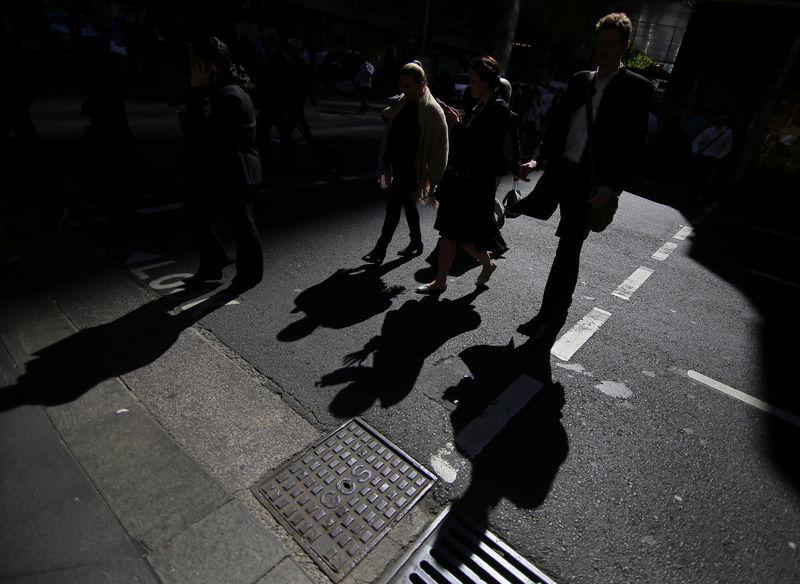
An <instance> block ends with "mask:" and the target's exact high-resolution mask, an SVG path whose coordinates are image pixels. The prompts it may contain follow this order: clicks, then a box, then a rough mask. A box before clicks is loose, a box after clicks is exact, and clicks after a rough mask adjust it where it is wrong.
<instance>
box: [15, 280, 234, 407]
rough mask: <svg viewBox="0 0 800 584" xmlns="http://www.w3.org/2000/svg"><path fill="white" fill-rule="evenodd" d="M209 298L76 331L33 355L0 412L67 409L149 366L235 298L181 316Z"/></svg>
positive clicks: (219, 298)
mask: <svg viewBox="0 0 800 584" xmlns="http://www.w3.org/2000/svg"><path fill="white" fill-rule="evenodd" d="M208 292H209V289H208V288H205V289H203V288H199V289H195V290H192V291H186V292H184V293H175V294H169V295H166V296H161V297H159V298H157V299H156V300H153V301H152V302H148V303H147V304H144V305H143V306H140V307H139V308H137V309H135V310H133V311H131V312H129V313H128V314H125V315H123V316H121V317H120V318H118V319H116V320H114V321H112V322H109V323H106V324H101V325H98V326H94V327H90V328H87V329H83V330H80V331H78V332H76V333H74V334H72V335H70V336H68V337H67V338H65V339H62V340H60V341H58V342H56V343H54V344H52V345H50V346H48V347H45V348H44V349H42V350H40V351H37V352H36V353H35V355H34V358H33V359H31V360H30V361H28V362H27V363H26V364H25V371H24V373H22V374H21V375H20V376H18V377H17V380H16V383H15V384H14V385H11V386H9V387H5V388H3V389H2V390H0V411H6V410H10V409H12V408H15V407H18V406H21V405H25V404H38V405H45V406H55V405H60V404H65V403H68V402H71V401H74V400H76V399H78V398H79V397H80V396H82V395H83V394H84V393H86V392H87V391H89V390H90V389H92V388H93V387H95V386H96V385H97V384H99V383H101V382H102V381H105V380H107V379H110V378H113V377H117V376H120V375H124V374H125V373H129V372H130V371H134V370H136V369H139V368H140V367H144V366H146V365H149V364H150V363H153V362H154V361H155V360H156V359H158V358H159V357H160V356H161V355H163V354H164V353H165V352H166V351H167V350H169V348H170V347H171V346H172V345H173V344H174V343H175V341H176V340H177V338H178V336H179V335H180V333H181V331H183V330H185V329H187V328H188V327H190V326H191V325H192V324H194V323H195V322H197V321H198V320H199V319H200V318H202V317H203V316H205V315H207V314H209V313H210V312H212V311H214V310H216V309H217V308H219V307H221V306H224V305H225V304H226V303H227V302H229V301H230V300H232V299H233V298H234V296H233V295H232V294H230V293H229V292H227V291H226V290H222V291H220V292H218V293H216V294H214V295H213V296H211V297H209V298H207V299H205V300H203V301H202V302H200V303H199V304H197V305H195V306H192V307H191V308H187V309H186V310H180V307H181V306H182V305H184V306H185V305H187V304H190V303H191V301H192V300H193V299H196V298H198V297H200V296H201V295H202V294H203V293H208Z"/></svg>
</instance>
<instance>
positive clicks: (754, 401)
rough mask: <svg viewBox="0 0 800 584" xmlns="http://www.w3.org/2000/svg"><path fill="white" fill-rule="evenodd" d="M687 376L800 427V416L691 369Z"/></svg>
mask: <svg viewBox="0 0 800 584" xmlns="http://www.w3.org/2000/svg"><path fill="white" fill-rule="evenodd" d="M686 374H687V375H688V376H689V377H691V378H692V379H694V380H695V381H699V382H700V383H702V384H703V385H707V386H708V387H711V388H713V389H716V390H717V391H721V392H722V393H725V394H727V395H729V396H731V397H735V398H736V399H738V400H740V401H743V402H744V403H746V404H748V405H751V406H753V407H754V408H758V409H759V410H761V411H764V412H767V413H768V414H772V415H773V416H775V417H776V418H780V419H782V420H784V421H786V422H789V423H790V424H794V425H795V426H800V416H796V415H794V414H792V413H789V412H787V411H786V410H782V409H781V408H778V407H775V406H773V405H772V404H769V403H767V402H765V401H762V400H760V399H758V398H755V397H753V396H752V395H749V394H747V393H744V392H743V391H739V390H738V389H734V388H733V387H730V386H729V385H725V384H724V383H720V382H719V381H717V380H716V379H711V378H710V377H706V376H705V375H703V374H702V373H698V372H697V371H692V370H691V369H689V370H688V371H687V372H686Z"/></svg>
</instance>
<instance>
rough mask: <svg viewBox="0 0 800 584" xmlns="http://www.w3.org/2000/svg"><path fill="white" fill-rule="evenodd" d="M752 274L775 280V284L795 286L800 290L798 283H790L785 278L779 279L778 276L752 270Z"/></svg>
mask: <svg viewBox="0 0 800 584" xmlns="http://www.w3.org/2000/svg"><path fill="white" fill-rule="evenodd" d="M750 273H751V274H755V275H756V276H761V277H762V278H769V279H770V280H774V281H775V282H780V283H781V284H786V285H787V286H794V287H795V288H800V284H798V283H797V282H790V281H789V280H784V279H783V278H778V277H777V276H771V275H770V274H765V273H764V272H759V271H758V270H750Z"/></svg>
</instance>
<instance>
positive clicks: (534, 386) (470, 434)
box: [456, 375, 544, 458]
mask: <svg viewBox="0 0 800 584" xmlns="http://www.w3.org/2000/svg"><path fill="white" fill-rule="evenodd" d="M542 387H544V386H543V385H542V383H541V382H539V381H536V380H535V379H533V378H531V377H528V376H527V375H520V376H519V377H518V378H517V379H516V380H515V381H514V382H513V383H512V384H511V385H509V386H508V387H507V388H506V390H505V391H504V392H503V393H501V394H500V395H499V396H498V397H497V399H496V400H494V401H493V402H492V403H491V404H489V407H488V408H486V409H485V410H484V412H483V413H482V414H481V415H480V416H479V417H477V418H475V419H474V420H472V421H471V422H470V423H469V424H467V426H466V427H465V428H464V429H463V430H461V432H459V433H458V435H457V436H456V444H458V445H459V446H460V447H461V449H462V450H463V451H464V453H465V454H466V455H467V456H469V457H470V458H474V457H475V456H477V455H478V454H480V452H481V450H483V449H484V447H485V446H486V445H487V444H488V443H489V442H491V441H492V439H493V438H494V437H495V436H496V435H497V434H498V432H500V430H502V429H503V428H504V427H505V426H506V424H507V423H508V421H509V420H510V419H511V418H513V417H514V416H515V415H516V413H517V412H519V411H520V410H521V409H522V408H524V407H525V404H527V403H528V402H529V401H530V400H531V398H532V397H533V396H535V395H536V394H537V393H539V391H540V390H541V389H542Z"/></svg>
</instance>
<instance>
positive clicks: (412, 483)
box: [252, 418, 436, 582]
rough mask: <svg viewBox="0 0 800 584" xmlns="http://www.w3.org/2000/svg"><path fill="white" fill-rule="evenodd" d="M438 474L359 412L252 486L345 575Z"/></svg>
mask: <svg viewBox="0 0 800 584" xmlns="http://www.w3.org/2000/svg"><path fill="white" fill-rule="evenodd" d="M435 481H436V476H435V475H433V474H432V473H431V472H429V471H428V470H426V469H425V468H424V467H422V466H421V465H420V464H419V463H417V462H416V461H415V460H414V459H412V458H411V457H409V456H408V455H406V454H405V453H404V452H403V451H402V450H400V449H399V448H397V447H396V446H394V445H393V444H391V443H390V442H389V441H388V440H386V438H384V437H383V436H381V435H380V434H379V433H378V432H376V431H375V430H374V429H372V428H370V427H369V426H368V425H367V424H365V423H364V422H363V421H362V420H360V419H358V418H355V419H353V420H350V421H349V422H347V423H345V424H343V425H342V426H341V427H339V429H337V430H336V431H335V432H333V433H332V434H330V435H329V436H327V437H326V438H323V439H322V440H321V441H320V442H318V443H317V444H316V445H315V446H313V447H311V448H310V449H308V450H307V451H306V452H304V453H302V454H300V455H299V456H297V457H296V458H294V459H293V460H291V461H289V462H287V463H286V464H284V465H282V466H281V467H279V468H278V469H276V470H275V471H274V472H272V473H270V474H269V475H268V476H267V477H265V478H264V479H262V480H261V482H259V483H258V484H257V485H255V486H254V487H253V489H252V490H253V493H254V494H255V496H256V497H257V498H258V500H259V501H261V503H262V504H263V505H264V506H265V507H266V508H267V509H268V510H269V512H270V513H272V515H273V516H274V517H275V519H277V520H278V521H279V522H280V523H281V524H282V525H283V526H284V527H285V528H286V529H287V530H288V531H289V533H291V534H292V536H293V537H294V539H295V540H296V541H297V543H299V544H300V545H301V546H302V547H303V548H304V549H305V550H306V552H308V554H309V555H310V556H311V557H312V558H314V560H315V561H316V562H317V564H319V566H320V567H321V568H322V570H323V571H324V572H325V573H326V574H327V575H328V576H329V577H330V578H331V579H332V580H333V581H334V582H338V581H340V580H341V579H342V578H343V577H344V576H345V574H347V572H349V571H350V570H351V569H352V568H353V566H355V565H356V564H357V563H358V562H359V561H360V560H361V559H362V558H364V556H365V555H366V554H367V552H369V550H371V549H372V548H373V547H374V546H375V545H376V544H377V543H378V541H380V539H381V538H382V537H383V536H384V535H386V533H387V532H388V531H389V529H390V528H391V526H392V525H393V524H394V523H395V522H397V521H398V520H399V519H400V518H401V517H403V515H405V514H406V512H408V510H409V509H410V508H411V507H412V506H414V504H415V503H416V502H417V501H419V500H420V498H422V496H423V495H424V494H425V493H426V492H427V491H428V490H429V489H430V488H431V487H432V486H433V483H434V482H435Z"/></svg>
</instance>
